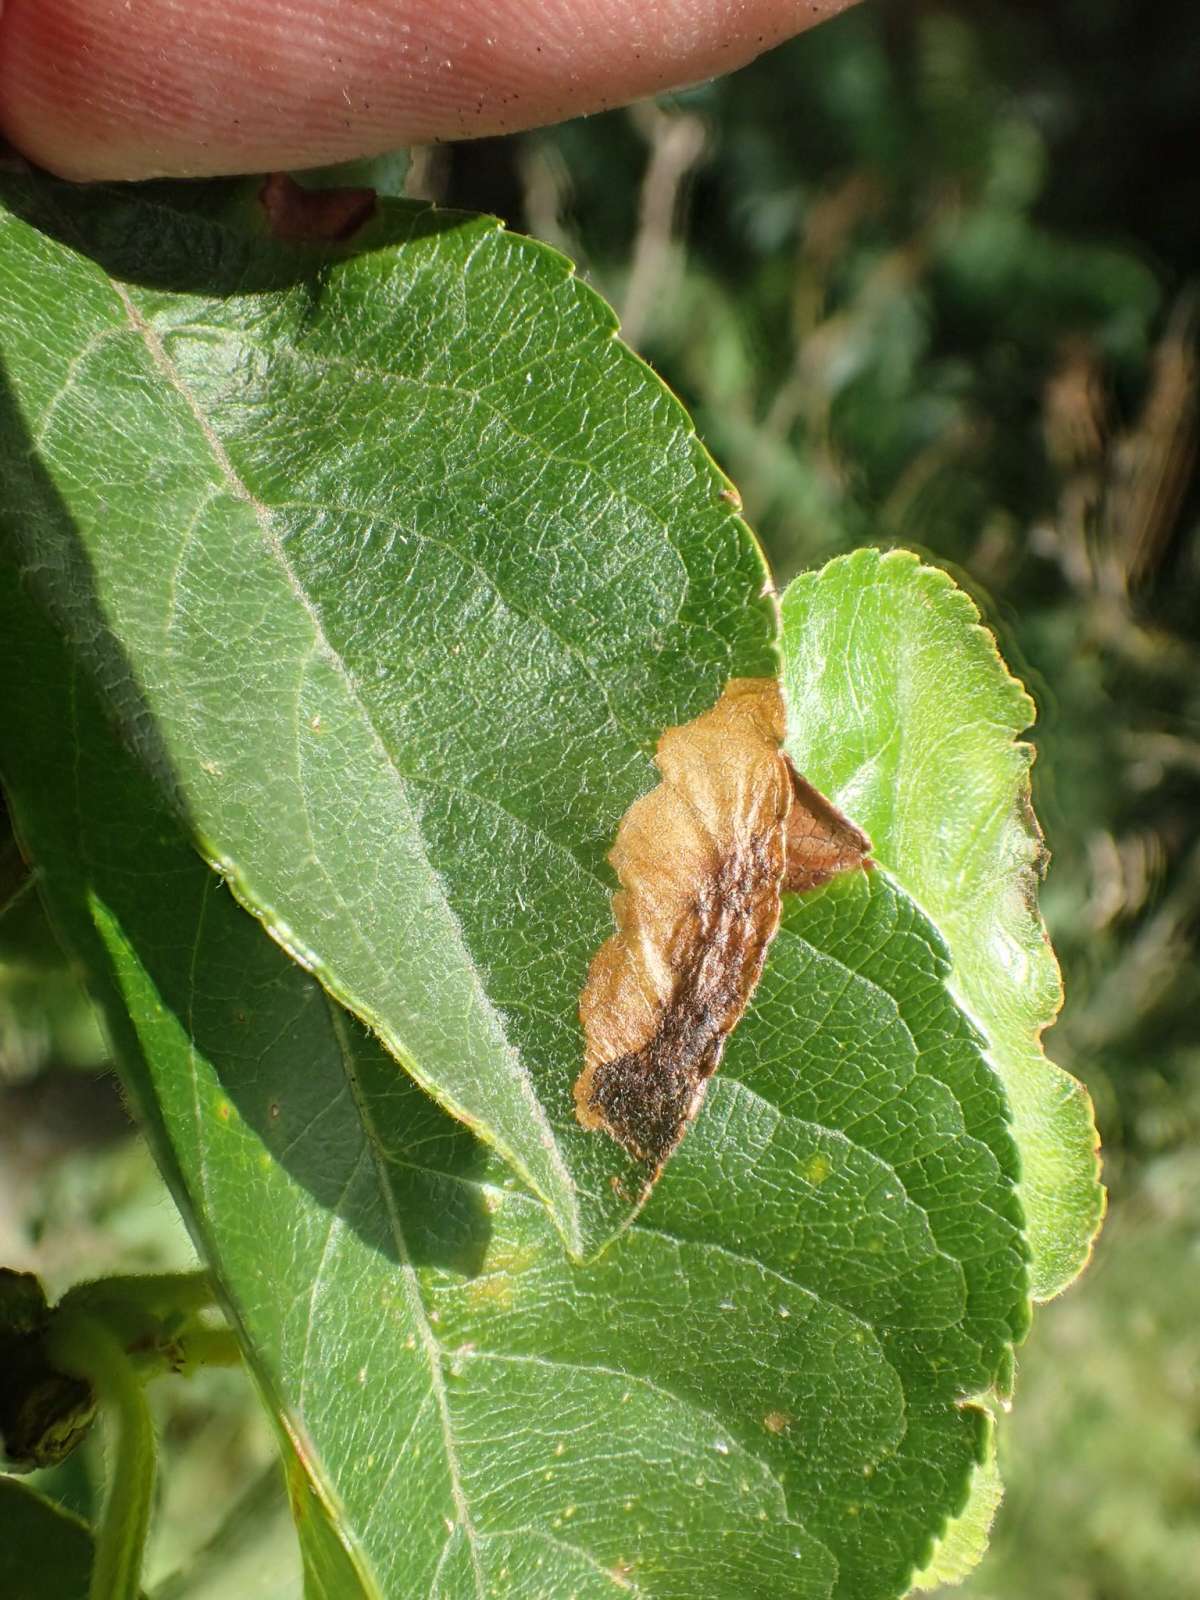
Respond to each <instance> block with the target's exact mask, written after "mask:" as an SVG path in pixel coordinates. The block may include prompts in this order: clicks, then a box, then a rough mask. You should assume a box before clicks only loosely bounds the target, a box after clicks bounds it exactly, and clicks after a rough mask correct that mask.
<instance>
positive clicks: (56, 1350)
mask: <svg viewBox="0 0 1200 1600" xmlns="http://www.w3.org/2000/svg"><path fill="white" fill-rule="evenodd" d="M47 1352H48V1354H49V1355H50V1357H51V1359H52V1360H53V1361H54V1362H55V1364H56V1365H57V1366H59V1367H61V1369H62V1370H63V1371H64V1372H67V1373H70V1374H73V1375H74V1376H76V1377H79V1378H84V1379H86V1381H87V1382H88V1383H90V1384H91V1385H92V1387H93V1389H94V1390H95V1393H96V1398H97V1400H98V1401H99V1402H100V1404H101V1406H102V1408H103V1410H104V1411H105V1412H106V1413H107V1415H108V1416H109V1417H110V1418H111V1420H112V1425H113V1427H114V1428H115V1431H116V1453H115V1460H114V1462H113V1467H112V1472H111V1476H110V1482H109V1489H108V1495H107V1498H106V1500H105V1504H104V1511H103V1514H102V1515H101V1518H100V1523H99V1526H98V1527H97V1529H96V1552H95V1558H94V1561H93V1564H92V1581H91V1584H90V1586H89V1589H88V1600H137V1596H138V1592H139V1586H140V1582H141V1574H142V1557H143V1554H144V1551H145V1547H146V1535H147V1533H148V1531H149V1527H150V1508H151V1502H152V1499H153V1495H154V1472H155V1465H156V1460H155V1457H156V1448H155V1440H154V1427H153V1424H152V1423H151V1420H150V1411H149V1408H148V1406H147V1405H146V1396H145V1392H144V1390H143V1388H142V1385H141V1383H140V1382H139V1380H138V1377H137V1374H136V1372H135V1370H134V1367H133V1363H132V1362H131V1361H130V1359H129V1357H128V1356H127V1355H126V1353H125V1351H124V1349H123V1348H122V1347H121V1343H120V1341H119V1340H118V1339H117V1337H116V1335H115V1334H114V1333H113V1332H112V1330H111V1329H110V1328H108V1327H106V1326H105V1324H104V1323H103V1322H102V1321H100V1320H99V1319H98V1318H96V1317H93V1316H89V1315H88V1314H87V1313H86V1312H83V1311H78V1310H74V1309H72V1310H69V1311H67V1312H65V1313H63V1314H60V1315H59V1316H57V1317H56V1318H55V1320H54V1324H53V1327H52V1328H51V1330H50V1332H49V1334H48V1336H47Z"/></svg>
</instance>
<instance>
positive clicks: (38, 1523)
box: [0, 1475, 93, 1600]
mask: <svg viewBox="0 0 1200 1600" xmlns="http://www.w3.org/2000/svg"><path fill="white" fill-rule="evenodd" d="M92 1553H93V1544H92V1530H91V1529H90V1528H89V1527H88V1525H87V1524H86V1523H85V1522H82V1521H80V1519H79V1518H78V1517H76V1516H74V1515H73V1514H72V1513H71V1512H69V1511H64V1509H63V1508H62V1506H58V1505H55V1504H54V1502H53V1500H47V1499H46V1498H45V1496H44V1495H40V1494H39V1493H38V1492H37V1490H36V1489H31V1488H29V1486H28V1485H27V1484H24V1483H18V1482H17V1480H16V1479H15V1478H6V1477H4V1476H2V1475H0V1594H2V1595H3V1596H4V1600H87V1595H88V1585H89V1583H90V1582H91V1575H92Z"/></svg>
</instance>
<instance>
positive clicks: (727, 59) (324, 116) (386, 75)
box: [0, 0, 852, 180]
mask: <svg viewBox="0 0 1200 1600" xmlns="http://www.w3.org/2000/svg"><path fill="white" fill-rule="evenodd" d="M850 3H852V0H0V133H3V135H4V137H5V138H7V139H8V140H9V141H10V142H11V143H12V144H13V145H14V146H15V147H16V148H17V149H18V150H19V151H20V152H22V153H23V154H24V155H25V156H27V157H28V158H29V159H30V160H31V161H33V162H36V163H37V164H38V165H40V166H44V167H47V168H49V169H50V170H51V171H53V172H57V173H60V174H61V175H62V176H64V177H68V178H74V179H79V180H86V179H102V178H149V177H158V176H180V177H184V176H202V175H207V174H216V173H232V172H255V171H266V170H272V169H279V168H284V169H296V168H302V167H306V166H318V165H325V164H328V163H332V162H337V161H343V160H348V159H351V158H353V157H358V156H367V155H374V154H377V153H379V152H382V151H385V150H392V149H396V148H398V147H400V146H402V145H408V144H426V143H431V142H434V141H439V140H445V139H462V138H473V137H477V136H479V135H483V134H496V133H511V132H513V131H515V130H516V129H518V128H528V127H536V126H540V125H542V124H545V123H550V122H557V121H560V120H562V119H564V118H566V117H574V116H580V115H582V114H584V113H586V112H592V111H599V110H603V109H605V108H607V107H609V106H614V105H620V104H623V103H625V102H626V101H630V100H635V99H639V98H641V97H643V96H645V95H650V94H655V93H658V92H660V91H662V90H665V89H669V88H674V87H678V86H680V85H682V84H687V83H694V82H697V81H699V80H701V79H704V78H708V77H712V76H714V75H716V74H718V73H722V72H728V71H731V70H732V69H733V68H735V67H738V66H741V65H743V64H744V63H745V62H747V61H750V60H751V59H752V58H753V57H754V56H756V55H758V54H759V53H760V52H761V51H763V50H766V49H769V48H770V47H771V46H772V45H775V44H778V43H780V42H781V41H782V40H784V39H786V38H788V37H790V36H791V35H792V34H795V33H799V32H800V31H801V30H802V29H804V28H807V27H810V26H812V25H813V24H814V23H817V22H820V21H822V20H823V19H824V18H826V17H829V16H832V15H834V14H835V13H837V12H838V11H841V10H844V9H845V7H846V6H847V5H848V4H850Z"/></svg>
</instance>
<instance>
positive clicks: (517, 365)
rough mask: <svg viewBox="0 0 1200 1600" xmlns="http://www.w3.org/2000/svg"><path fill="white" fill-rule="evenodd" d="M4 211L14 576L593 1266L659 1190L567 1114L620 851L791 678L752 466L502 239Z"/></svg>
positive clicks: (228, 208)
mask: <svg viewBox="0 0 1200 1600" xmlns="http://www.w3.org/2000/svg"><path fill="white" fill-rule="evenodd" d="M2 192H3V193H4V194H5V195H6V196H7V200H8V205H9V208H10V209H9V210H8V212H7V213H6V214H4V215H3V216H2V217H0V331H2V334H3V350H4V361H5V364H6V368H7V381H8V385H9V390H10V393H9V395H8V397H7V401H6V410H5V415H4V416H3V417H2V418H0V451H2V456H0V469H2V472H3V490H2V491H0V492H2V495H3V499H2V502H0V514H2V516H3V519H4V521H5V523H6V524H7V525H8V527H9V528H10V530H11V531H12V533H13V534H14V536H15V537H16V539H17V542H18V546H19V549H20V551H21V555H22V561H23V564H24V565H25V567H26V569H27V570H29V571H31V572H32V573H34V574H35V576H36V581H37V583H38V585H39V586H40V588H41V590H42V592H43V593H44V594H45V595H46V596H47V597H48V599H49V602H50V604H51V606H52V608H53V611H54V613H55V615H56V617H57V619H58V621H59V624H60V626H61V627H63V628H64V629H65V631H66V632H67V634H68V636H69V637H70V639H71V640H72V643H73V646H74V648H75V650H76V651H77V652H78V654H79V656H80V659H81V660H83V661H84V662H85V663H86V666H87V670H88V671H89V673H91V674H92V675H93V676H94V677H95V678H96V680H97V681H98V682H99V683H100V684H101V686H102V690H103V694H104V696H105V698H106V701H107V704H108V706H109V708H110V711H113V712H114V713H115V715H116V717H117V719H118V720H119V723H120V726H121V728H122V731H123V735H124V737H125V739H126V740H127V741H128V742H129V743H130V744H131V745H132V746H133V747H134V748H135V749H136V750H137V751H138V753H139V755H140V757H141V759H142V760H143V762H144V763H146V764H147V766H148V767H149V769H150V770H151V771H152V772H153V773H154V774H155V776H156V779H157V781H158V783H159V785H160V787H161V788H162V790H163V791H164V792H166V793H168V794H169V795H170V796H171V798H172V803H173V805H174V806H175V807H176V809H177V810H178V811H179V812H180V813H181V814H182V815H184V816H185V818H186V820H187V825H188V828H189V830H190V832H191V834H192V837H193V838H194V839H195V840H196V841H197V843H198V844H199V846H200V848H201V850H202V851H203V853H204V854H205V855H206V856H207V858H208V859H209V860H211V861H213V862H214V863H217V864H219V866H220V868H221V870H222V871H223V873H224V874H225V875H226V877H227V879H228V881H229V883H230V885H231V887H232V888H233V890H234V893H235V894H236V895H237V896H238V898H239V899H240V900H241V901H242V902H243V903H244V904H245V905H247V906H248V907H250V908H251V909H252V910H254V911H255V912H256V913H257V914H258V915H259V916H260V917H261V918H262V920H263V921H264V922H265V923H266V925H267V926H268V927H269V929H270V930H271V932H272V934H273V935H274V936H275V938H276V939H277V940H278V941H279V942H280V943H281V944H283V945H284V946H285V947H286V948H287V949H288V950H290V951H291V952H292V954H293V955H294V956H296V958H297V959H298V960H300V961H301V962H302V963H303V964H305V965H307V966H308V967H310V968H311V969H312V970H313V971H315V972H316V973H318V975H319V976H320V979H321V981H322V983H323V984H324V985H325V987H326V988H327V989H329V990H330V992H331V993H333V994H335V995H337V996H338V997H339V998H340V999H342V1000H343V1001H344V1002H345V1003H346V1004H347V1005H349V1006H350V1007H351V1008H352V1009H353V1010H354V1011H355V1012H356V1013H357V1014H358V1015H359V1016H360V1017H362V1018H363V1019H364V1020H365V1021H366V1022H367V1023H368V1025H369V1026H370V1027H372V1028H373V1029H374V1030H375V1032H376V1033H377V1034H378V1035H379V1037H380V1038H382V1039H383V1040H384V1041H385V1043H386V1044H387V1045H388V1046H389V1048H390V1049H391V1050H392V1051H393V1052H394V1053H395V1054H396V1055H397V1056H398V1057H399V1058H400V1059H401V1060H402V1061H403V1062H404V1064H405V1065H406V1066H407V1067H408V1068H409V1069H410V1071H411V1072H412V1073H413V1074H414V1075H415V1076H416V1077H417V1078H418V1079H419V1081H420V1082H421V1083H422V1084H424V1085H425V1086H426V1087H427V1088H429V1089H430V1090H431V1091H432V1092H433V1093H434V1094H435V1095H436V1096H437V1097H438V1098H439V1099H440V1100H441V1101H442V1102H443V1103H444V1104H445V1105H447V1106H449V1107H451V1108H452V1109H453V1110H454V1111H455V1113H456V1114H457V1115H458V1116H459V1117H460V1118H461V1119H463V1120H464V1121H466V1122H467V1123H468V1124H470V1125H471V1126H472V1127H474V1128H475V1129H477V1130H478V1131H479V1132H480V1133H481V1134H482V1135H483V1136H484V1137H485V1138H486V1139H487V1140H489V1141H490V1142H491V1143H493V1144H494V1145H495V1146H496V1147H497V1148H498V1149H499V1150H501V1151H502V1152H503V1154H504V1155H505V1156H506V1157H507V1158H508V1159H509V1160H510V1161H511V1162H512V1163H513V1164H514V1166H515V1167H516V1169H517V1170H518V1171H519V1172H521V1173H522V1174H524V1176H525V1177H526V1178H527V1179H528V1181H529V1182H530V1184H531V1185H532V1186H533V1187H534V1189H535V1190H536V1191H537V1192H538V1193H539V1194H541V1195H542V1196H543V1198H544V1199H545V1200H546V1201H547V1202H548V1204H549V1205H550V1207H551V1210H552V1212H553V1214H554V1216H555V1219H556V1221H557V1223H558V1226H559V1228H560V1230H561V1232H562V1234H563V1236H564V1238H565V1240H566V1241H567V1244H568V1247H569V1248H570V1249H571V1250H572V1251H573V1252H575V1253H577V1254H581V1253H586V1252H587V1251H588V1250H590V1249H594V1248H595V1247H596V1246H597V1245H598V1244H600V1243H601V1242H603V1240H604V1239H605V1238H607V1237H609V1236H611V1234H612V1233H613V1232H614V1231H615V1230H616V1229H617V1228H619V1226H620V1225H621V1224H622V1222H623V1221H624V1220H626V1219H627V1217H628V1213H629V1202H628V1201H626V1200H624V1199H623V1198H622V1195H623V1194H625V1193H628V1194H630V1195H633V1194H636V1193H637V1190H638V1187H639V1185H638V1184H637V1183H636V1182H630V1183H629V1184H628V1185H626V1186H624V1187H622V1184H621V1182H620V1180H621V1178H622V1177H623V1176H626V1175H631V1172H632V1163H631V1161H630V1159H629V1158H628V1157H626V1156H625V1155H624V1153H623V1152H622V1151H621V1150H620V1149H619V1148H618V1146H617V1145H616V1144H615V1143H614V1142H613V1141H611V1140H609V1139H605V1138H597V1137H595V1136H594V1135H591V1134H587V1133H585V1132H584V1131H583V1130H582V1129H581V1128H580V1127H579V1126H578V1124H577V1122H576V1119H575V1115H574V1110H573V1106H572V1102H571V1085H572V1082H573V1081H574V1079H575V1077H576V1075H577V1073H578V1071H579V1069H580V1066H581V1065H582V1057H583V1042H582V1037H581V1034H580V1030H579V1024H578V1020H577V1007H578V1001H579V994H580V990H581V988H582V986H583V982H584V977H585V974H586V971H587V966H588V961H589V959H590V957H591V956H592V954H593V953H594V952H595V950H596V949H597V948H598V946H599V945H600V944H601V942H602V941H603V939H604V938H605V937H606V936H607V934H608V933H609V932H610V930H611V926H612V920H611V911H610V895H611V892H612V889H613V887H614V883H613V879H612V875H611V873H610V871H609V869H608V868H607V866H606V865H605V862H604V856H605V852H606V851H607V850H608V848H609V846H610V845H611V843H612V840H613V837H614V834H615V832H616V828H617V824H618V822H619V820H620V818H621V816H622V814H623V813H624V811H625V809H626V808H627V806H628V805H629V804H630V802H631V801H632V800H633V799H634V798H635V796H637V795H638V794H640V793H641V792H643V791H644V790H645V789H647V788H648V787H650V786H651V784H652V782H653V781H654V780H655V778H656V774H655V771H654V768H653V765H652V759H651V758H652V752H653V748H654V745H655V741H656V740H657V738H658V736H659V735H660V734H661V733H662V731H663V729H664V728H666V727H669V726H671V725H673V724H677V723H680V722H684V721H686V720H688V719H689V718H691V717H692V716H694V715H695V714H696V713H698V712H699V711H701V710H703V709H706V708H707V707H708V706H710V705H711V704H712V703H713V702H714V701H715V700H716V698H717V696H718V695H719V693H720V692H721V690H722V689H723V687H724V685H725V683H726V681H727V679H728V678H729V677H730V676H732V675H747V676H756V675H765V674H774V673H775V672H776V671H777V667H778V663H777V657H776V650H775V629H776V621H775V615H774V612H773V609H772V607H771V604H770V602H769V601H768V599H767V598H765V596H764V579H765V571H764V566H763V562H762V558H761V555H760V553H759V551H758V549H757V547H756V545H755V544H754V541H753V539H752V538H751V536H750V534H749V533H748V531H747V530H746V528H745V526H744V524H743V523H742V522H741V521H740V520H739V519H738V517H737V516H736V514H735V512H734V510H733V508H732V506H731V503H730V500H731V497H730V496H729V495H728V493H727V489H726V484H725V480H724V479H723V477H722V476H721V474H720V473H719V472H718V471H717V469H716V468H715V467H714V466H713V464H712V462H711V461H710V459H709V458H708V456H707V455H706V454H705V452H704V450H703V448H702V447H701V446H700V444H699V443H698V441H697V440H696V438H695V435H694V433H693V431H692V429H691V426H690V423H689V421H688V419H687V417H686V415H685V414H684V412H683V411H682V410H681V408H680V407H679V405H678V404H677V402H676V401H675V400H674V399H673V398H672V397H671V396H670V395H669V394H668V393H667V391H666V390H665V389H664V388H663V386H662V385H661V384H660V383H659V382H658V380H657V379H656V378H655V377H654V376H653V375H652V374H651V372H650V371H649V369H648V368H646V367H645V366H643V365H642V364H641V363H640V362H639V361H638V360H637V358H636V357H634V356H633V355H632V354H631V353H630V352H629V351H628V350H627V349H625V348H624V347H623V346H621V345H620V344H619V343H618V341H617V340H616V338H615V337H614V334H615V318H614V316H613V314H612V312H611V311H610V310H609V309H608V308H607V307H606V306H605V305H604V304H603V302H601V301H600V300H599V299H598V298H597V297H596V296H595V295H594V294H593V293H591V291H589V290H588V289H586V288H584V287H583V286H582V285H581V284H580V283H578V282H577V281H576V280H575V278H574V277H573V276H572V274H571V268H570V265H569V263H568V262H566V261H565V260H564V259H563V258H562V257H561V256H558V255H557V254H555V253H554V252H553V251H551V250H549V249H547V248H545V247H544V246H541V245H537V244H535V243H533V242H532V241H530V240H526V239H520V238H514V237H512V236H510V235H508V234H506V233H504V232H503V231H502V229H501V228H500V227H499V225H498V224H496V223H495V222H494V221H492V220H490V219H487V218H469V217H462V216H455V215H449V214H441V215H439V214H436V213H434V212H432V211H430V210H427V209H425V210H423V209H421V208H420V207H415V206H411V205H403V204H400V203H396V202H386V203H382V204H381V209H380V211H379V214H378V216H377V217H376V218H375V220H374V221H373V222H371V223H369V224H368V225H367V227H366V228H365V229H364V230H363V231H362V232H361V233H360V235H359V236H358V238H357V239H356V241H355V244H354V247H353V249H350V248H348V247H347V248H343V247H328V248H317V247H313V246H306V245H305V246H302V245H284V244H281V243H279V242H277V241H276V240H274V239H272V238H270V237H268V234H267V230H266V223H265V221H264V218H263V215H262V213H261V211H260V208H259V207H258V205H257V203H256V201H255V198H254V193H253V190H252V189H251V188H249V187H247V186H244V185H212V186H192V187H188V186H174V187H167V188H162V189H153V188H142V189H137V190H121V189H93V190H80V189H71V188H70V187H68V186H65V185H55V184H52V183H50V182H48V181H47V180H41V179H32V178H29V179H26V178H13V177H8V178H5V179H4V181H3V191H2ZM614 1179H615V1180H617V1181H616V1182H614V1181H613V1180H614Z"/></svg>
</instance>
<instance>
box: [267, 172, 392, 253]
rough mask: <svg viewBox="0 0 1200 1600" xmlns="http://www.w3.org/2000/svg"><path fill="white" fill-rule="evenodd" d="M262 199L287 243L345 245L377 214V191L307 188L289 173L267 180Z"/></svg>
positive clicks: (270, 220) (275, 229)
mask: <svg viewBox="0 0 1200 1600" xmlns="http://www.w3.org/2000/svg"><path fill="white" fill-rule="evenodd" d="M258 199H259V203H260V205H261V206H262V208H263V210H264V211H265V212H266V214H267V222H268V223H269V225H270V228H271V232H272V233H273V234H274V235H275V237H276V238H277V239H282V240H284V241H285V243H287V244H341V243H342V242H343V241H344V240H346V239H348V238H349V237H350V235H351V234H353V233H357V232H358V230H359V228H361V227H362V226H363V224H364V223H367V222H369V221H370V220H371V218H372V217H373V216H374V215H375V191H374V189H305V188H303V187H302V186H301V185H300V184H298V183H297V182H296V181H295V179H293V178H289V177H288V175H287V173H286V172H272V173H271V174H270V176H269V177H267V178H265V179H264V180H263V186H262V188H261V189H260V190H259V191H258Z"/></svg>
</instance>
